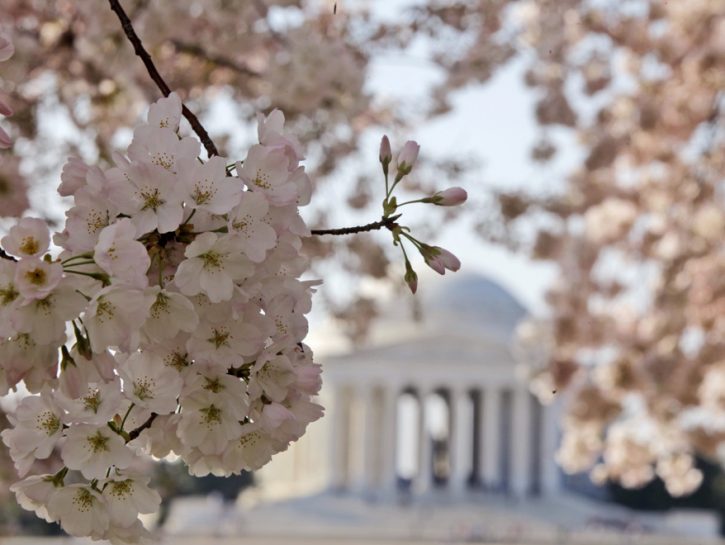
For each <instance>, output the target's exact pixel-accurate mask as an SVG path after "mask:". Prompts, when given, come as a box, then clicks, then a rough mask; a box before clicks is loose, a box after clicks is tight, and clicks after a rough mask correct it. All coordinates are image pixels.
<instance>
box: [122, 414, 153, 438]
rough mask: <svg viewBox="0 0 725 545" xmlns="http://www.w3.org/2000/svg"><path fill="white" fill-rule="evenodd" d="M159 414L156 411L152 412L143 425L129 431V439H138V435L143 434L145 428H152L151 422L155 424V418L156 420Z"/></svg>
mask: <svg viewBox="0 0 725 545" xmlns="http://www.w3.org/2000/svg"><path fill="white" fill-rule="evenodd" d="M157 416H158V414H156V413H151V416H149V417H148V418H147V419H146V422H144V423H143V424H141V425H140V426H139V427H138V428H135V429H133V430H131V431H130V432H128V440H129V441H133V440H134V439H136V438H137V437H138V436H139V435H141V432H142V431H144V430H146V429H148V428H150V427H151V424H153V423H154V420H156V417H157ZM127 442H128V441H127Z"/></svg>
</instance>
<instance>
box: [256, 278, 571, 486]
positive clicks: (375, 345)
mask: <svg viewBox="0 0 725 545" xmlns="http://www.w3.org/2000/svg"><path fill="white" fill-rule="evenodd" d="M441 280H442V281H439V282H437V283H435V284H434V285H433V288H432V289H431V290H430V291H429V292H428V293H424V294H423V295H422V296H419V297H418V298H416V299H414V302H416V303H417V304H418V306H419V308H417V309H414V312H413V314H415V315H416V316H417V319H416V318H414V317H412V316H411V307H410V306H406V305H405V304H404V303H402V302H401V303H399V304H397V305H395V306H393V305H390V307H389V309H388V311H385V312H383V313H382V317H381V319H380V320H379V321H378V323H376V324H375V326H374V328H373V331H372V334H371V335H370V340H369V342H367V343H366V344H365V347H364V348H358V349H354V350H352V351H349V352H346V353H341V354H337V355H333V356H328V357H325V358H323V359H322V364H323V368H324V383H325V386H324V390H323V397H324V398H325V399H324V402H325V403H324V404H325V407H326V413H327V414H326V417H325V419H324V420H323V421H322V422H320V423H317V424H315V425H313V426H312V427H311V428H310V432H309V434H308V436H306V437H304V438H303V439H302V440H301V441H300V442H299V444H297V445H294V446H293V447H292V448H291V449H290V452H289V453H288V454H285V455H283V456H278V457H277V458H278V459H277V460H275V461H273V462H272V463H271V464H270V465H269V466H268V467H266V468H265V469H264V470H262V472H261V474H260V483H261V484H262V486H263V487H266V488H267V491H268V492H269V493H271V494H273V495H274V496H279V495H285V494H302V493H312V492H316V491H322V490H329V491H334V492H337V493H349V494H357V495H360V496H361V497H364V498H366V499H381V500H382V499H388V500H395V499H396V498H397V497H398V496H405V497H410V498H422V497H425V496H427V495H430V494H441V493H443V492H446V493H450V494H457V495H460V494H462V493H465V492H467V491H480V490H483V491H489V492H497V493H506V494H510V495H513V496H516V497H524V496H531V495H540V494H551V493H555V492H556V491H557V490H558V488H559V470H558V469H557V467H556V465H555V463H554V449H555V446H556V429H555V426H554V418H553V415H552V414H551V410H550V409H548V408H545V407H542V406H541V405H540V404H539V403H538V402H537V401H536V400H535V398H533V396H532V395H531V394H530V393H529V391H528V388H527V385H526V382H525V378H526V375H525V372H524V370H523V369H521V368H520V366H519V365H517V363H516V361H515V358H514V356H513V354H512V352H511V342H512V338H513V335H514V330H515V328H516V326H517V324H518V323H519V322H520V320H521V319H522V318H523V317H524V316H525V315H526V310H525V309H524V307H523V306H522V305H521V304H520V303H519V302H518V301H517V300H516V299H515V298H514V297H513V296H512V295H511V294H509V293H508V292H506V291H505V290H504V289H502V288H501V287H500V286H499V285H497V284H495V283H494V282H492V281H490V280H488V279H487V278H484V277H482V276H478V275H473V274H468V275H459V276H452V277H446V278H445V279H441ZM426 287H428V284H426ZM322 444H326V447H325V448H326V456H322V455H321V450H320V449H321V445H322ZM310 449H313V450H314V452H308V451H309V450H310Z"/></svg>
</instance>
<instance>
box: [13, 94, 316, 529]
mask: <svg viewBox="0 0 725 545" xmlns="http://www.w3.org/2000/svg"><path fill="white" fill-rule="evenodd" d="M181 107H182V106H181V101H180V99H179V97H178V96H177V95H175V94H173V93H172V94H171V95H170V96H169V97H167V98H164V99H161V100H159V101H158V102H157V103H155V104H154V105H152V106H151V108H150V110H149V113H148V123H146V124H143V125H141V126H139V127H137V129H136V130H135V132H134V136H133V141H132V142H131V144H130V146H129V148H128V150H127V154H126V155H121V154H116V155H115V156H114V162H115V166H114V167H112V168H110V169H107V170H102V169H100V168H98V167H96V166H89V165H87V164H85V163H84V162H82V161H81V160H79V159H73V158H72V159H70V160H69V161H68V163H67V164H66V166H65V168H64V170H63V173H62V177H61V178H62V183H61V185H60V187H59V192H60V194H61V195H64V196H72V198H73V206H72V207H71V208H70V210H68V212H67V214H66V215H67V220H66V225H65V229H64V230H63V231H62V232H60V233H57V234H56V235H55V236H54V237H53V242H54V243H55V244H56V245H57V246H59V247H60V248H62V252H61V253H60V254H59V255H57V256H55V257H53V256H51V254H50V253H49V248H50V242H51V237H50V233H49V230H48V227H47V225H46V224H45V222H43V221H42V220H38V219H33V218H24V219H21V220H19V221H18V222H17V224H16V225H15V226H14V227H12V228H11V229H10V230H9V232H8V234H7V235H6V236H5V237H4V238H3V239H2V241H1V243H2V246H3V248H4V250H5V251H6V252H7V254H10V255H11V256H15V257H14V258H8V259H2V260H0V394H3V395H4V394H6V393H7V392H8V391H9V389H10V388H14V387H15V386H16V385H17V384H18V383H19V382H20V381H23V382H24V384H25V387H26V388H27V390H28V391H29V392H31V393H32V394H34V395H30V396H27V397H24V398H23V399H22V400H21V401H20V402H19V404H18V406H17V409H16V410H15V412H14V414H12V415H10V420H11V423H12V425H13V427H12V428H11V429H7V430H5V431H3V432H2V439H3V442H4V443H5V444H6V445H7V446H8V447H9V449H10V454H11V457H12V459H13V462H14V464H15V466H16V469H17V470H18V473H19V474H20V476H21V477H24V479H23V480H21V481H20V482H18V483H16V484H14V485H13V486H12V490H13V491H14V492H15V494H16V496H17V499H18V502H19V503H20V504H21V505H22V506H23V507H24V508H26V509H29V510H32V511H35V513H36V514H37V515H38V516H40V517H42V518H44V519H46V520H48V521H57V522H59V523H60V525H61V526H62V528H63V529H64V530H65V531H66V532H68V533H69V534H71V535H75V536H90V537H91V538H93V539H109V540H111V541H112V542H114V543H135V542H139V541H143V540H145V539H147V538H148V532H147V531H146V530H145V529H144V528H143V526H142V525H141V522H140V521H139V518H138V515H139V513H151V512H154V511H155V510H156V509H157V508H158V505H159V503H160V497H159V495H158V494H157V493H156V492H155V491H154V490H152V489H151V488H150V487H149V486H148V478H147V477H145V476H144V475H142V474H141V473H140V472H139V470H138V466H139V462H140V460H142V459H143V458H144V457H149V456H153V457H156V458H163V457H165V456H167V455H169V454H170V453H174V454H176V455H177V456H179V457H181V459H182V460H183V461H184V462H185V463H186V464H187V465H188V467H189V471H190V473H192V474H193V475H197V476H201V475H207V474H209V473H212V474H214V475H220V476H221V475H230V474H233V473H239V472H241V471H243V470H254V469H257V468H259V467H261V466H262V465H264V464H265V463H267V462H268V461H269V460H270V458H271V456H272V455H273V454H275V453H277V452H280V451H283V450H285V449H286V448H287V446H288V445H289V443H290V442H291V441H295V440H296V439H298V438H299V437H300V436H301V435H302V434H303V433H304V431H305V428H306V426H307V424H308V423H310V422H312V421H314V420H316V419H318V418H320V417H321V415H322V407H321V406H319V405H317V404H316V403H314V402H313V401H312V397H313V396H315V395H316V394H317V393H318V391H319V389H320V387H321V378H320V367H319V366H318V365H316V364H315V363H313V361H312V354H311V352H310V350H309V348H308V347H306V346H305V345H304V344H302V343H301V341H302V340H303V339H304V337H305V336H306V334H307V321H306V319H305V314H306V313H307V312H308V311H309V310H310V307H311V294H312V292H313V291H314V286H315V284H316V283H315V282H312V281H301V280H300V279H299V278H300V275H302V274H303V272H304V271H305V270H306V268H307V265H308V263H307V259H306V258H305V257H304V256H303V255H302V254H301V253H300V247H301V243H302V237H305V236H307V235H309V230H308V229H307V227H306V225H305V223H304V222H303V220H302V219H301V218H300V216H299V214H298V207H299V206H301V205H305V204H307V203H308V202H309V199H310V182H309V179H308V177H307V175H306V174H305V171H304V167H303V166H300V164H299V163H300V160H301V159H302V158H303V157H302V153H301V148H300V145H299V143H298V142H297V141H296V140H295V139H294V138H292V137H290V136H288V135H286V134H285V132H284V130H283V124H284V117H283V115H282V114H281V113H280V112H279V111H274V112H272V113H271V114H270V115H269V116H268V117H266V118H260V119H259V130H258V134H259V144H257V145H254V146H252V148H251V149H250V150H249V153H248V155H247V157H246V159H245V160H244V161H243V162H239V163H236V165H227V162H226V161H225V160H224V159H223V158H221V157H211V158H210V159H209V160H208V161H206V162H203V161H201V160H200V159H198V156H199V152H200V144H199V142H198V141H197V140H196V139H194V138H191V137H187V136H185V137H182V136H180V135H179V132H178V128H179V121H180V117H181ZM235 170H236V176H232V175H231V173H232V172H234V171H235ZM8 257H9V256H8ZM53 452H59V454H60V460H62V465H61V466H59V467H58V468H57V472H55V473H50V474H34V471H33V469H34V465H37V464H35V462H36V461H37V460H45V459H47V458H48V457H49V456H50V455H51V454H52V453H53ZM59 464H61V462H59ZM54 469H55V468H54ZM29 473H30V475H28V474H29Z"/></svg>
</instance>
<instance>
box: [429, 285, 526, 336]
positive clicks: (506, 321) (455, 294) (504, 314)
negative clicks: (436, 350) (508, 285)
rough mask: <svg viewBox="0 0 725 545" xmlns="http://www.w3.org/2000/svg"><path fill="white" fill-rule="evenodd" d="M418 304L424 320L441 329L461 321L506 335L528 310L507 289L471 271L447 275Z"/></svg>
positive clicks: (456, 326) (512, 330)
mask: <svg viewBox="0 0 725 545" xmlns="http://www.w3.org/2000/svg"><path fill="white" fill-rule="evenodd" d="M421 307H422V309H421V310H422V314H423V319H424V321H425V322H426V323H427V324H431V325H435V326H438V327H443V328H444V329H450V328H451V327H452V328H456V329H457V328H459V327H461V326H462V325H463V326H465V327H466V328H467V329H468V328H470V329H474V330H479V331H481V330H484V331H486V332H489V333H495V334H497V335H503V336H506V337H508V336H510V335H511V334H513V332H514V329H515V328H516V325H517V324H518V323H519V321H520V320H521V319H522V318H523V317H524V316H525V315H526V314H527V312H526V309H525V308H524V307H523V305H522V304H521V303H520V302H519V301H518V300H517V299H516V298H515V297H514V296H513V295H511V294H510V293H509V292H508V291H506V290H505V289H504V288H502V287H501V286H500V285H498V284H497V283H495V282H494V281H492V280H490V279H489V278H486V277H485V276H482V275H479V274H473V273H465V274H454V275H451V276H448V275H446V276H445V278H442V279H441V281H440V282H438V283H436V285H435V286H434V287H433V288H432V289H431V290H430V292H429V293H428V294H425V295H424V296H423V298H422V301H421Z"/></svg>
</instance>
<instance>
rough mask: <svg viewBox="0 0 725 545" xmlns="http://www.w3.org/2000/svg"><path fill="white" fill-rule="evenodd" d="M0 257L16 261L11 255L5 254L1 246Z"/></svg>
mask: <svg viewBox="0 0 725 545" xmlns="http://www.w3.org/2000/svg"><path fill="white" fill-rule="evenodd" d="M0 258H2V259H7V260H8V261H17V259H15V258H14V257H13V256H11V255H8V254H6V253H5V250H3V249H2V248H0Z"/></svg>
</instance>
